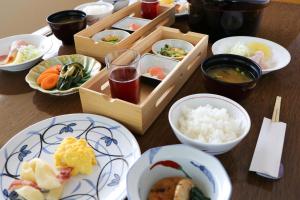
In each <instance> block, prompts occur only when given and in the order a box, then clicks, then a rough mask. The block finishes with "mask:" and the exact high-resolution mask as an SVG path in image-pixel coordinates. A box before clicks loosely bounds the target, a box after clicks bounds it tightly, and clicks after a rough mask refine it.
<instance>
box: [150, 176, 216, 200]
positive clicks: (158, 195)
mask: <svg viewBox="0 0 300 200" xmlns="http://www.w3.org/2000/svg"><path fill="white" fill-rule="evenodd" d="M158 199H159V200H209V199H210V198H208V197H206V196H205V195H204V194H203V192H202V191H201V190H200V189H199V188H198V187H196V186H195V184H194V183H193V181H192V180H191V179H189V178H184V177H168V178H163V179H161V180H159V181H158V182H156V183H155V184H154V185H153V186H152V188H151V190H150V193H149V195H148V200H158Z"/></svg>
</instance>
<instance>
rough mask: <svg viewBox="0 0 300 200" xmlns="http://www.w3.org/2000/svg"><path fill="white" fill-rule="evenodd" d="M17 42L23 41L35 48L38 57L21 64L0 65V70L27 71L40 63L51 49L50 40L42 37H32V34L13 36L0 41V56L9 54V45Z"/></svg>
mask: <svg viewBox="0 0 300 200" xmlns="http://www.w3.org/2000/svg"><path fill="white" fill-rule="evenodd" d="M17 40H24V41H26V42H28V43H29V44H32V45H34V46H36V47H37V48H38V49H39V51H40V55H39V56H38V57H36V58H33V59H31V60H28V61H26V62H24V63H21V64H7V65H0V70H4V71H10V72H17V71H23V70H26V69H29V68H31V67H32V66H34V65H35V64H36V63H38V62H40V61H41V60H42V57H43V56H44V55H45V54H46V53H47V52H48V51H49V50H50V49H51V47H52V41H51V39H50V38H48V37H46V36H43V35H34V34H23V35H14V36H10V37H6V38H2V39H0V55H7V54H8V53H9V50H10V47H11V44H12V43H13V42H14V41H17Z"/></svg>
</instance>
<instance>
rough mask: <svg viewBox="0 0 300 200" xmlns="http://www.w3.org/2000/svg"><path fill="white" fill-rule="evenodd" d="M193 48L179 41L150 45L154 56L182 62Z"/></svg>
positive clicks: (189, 44)
mask: <svg viewBox="0 0 300 200" xmlns="http://www.w3.org/2000/svg"><path fill="white" fill-rule="evenodd" d="M193 48H194V46H193V45H192V44H191V43H189V42H187V41H184V40H180V39H165V40H160V41H158V42H156V43H154V44H153V45H152V52H153V53H155V54H156V55H160V56H165V57H168V58H173V59H176V60H182V59H183V58H184V57H185V56H186V55H187V54H188V53H189V52H190V51H191V50H192V49H193Z"/></svg>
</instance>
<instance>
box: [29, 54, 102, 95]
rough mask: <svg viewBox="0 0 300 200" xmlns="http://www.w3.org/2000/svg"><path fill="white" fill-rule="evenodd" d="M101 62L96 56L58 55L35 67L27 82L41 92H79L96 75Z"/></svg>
mask: <svg viewBox="0 0 300 200" xmlns="http://www.w3.org/2000/svg"><path fill="white" fill-rule="evenodd" d="M100 69H101V64H100V63H99V62H98V61H97V60H95V59H94V58H91V57H88V56H84V55H80V54H73V55H64V56H57V57H53V58H50V59H47V60H45V61H42V62H40V63H39V64H38V65H36V66H35V67H33V68H32V69H31V70H30V71H29V73H28V74H27V76H26V77H25V80H26V82H27V83H28V84H29V86H30V87H31V88H33V89H36V90H38V91H40V92H43V93H46V94H50V95H55V96H64V95H69V94H73V93H76V92H78V89H79V86H80V85H82V84H83V83H85V82H86V81H87V80H89V79H90V78H91V77H93V76H95V75H96V74H97V72H99V70H100Z"/></svg>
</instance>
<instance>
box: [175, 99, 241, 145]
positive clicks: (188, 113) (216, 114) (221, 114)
mask: <svg viewBox="0 0 300 200" xmlns="http://www.w3.org/2000/svg"><path fill="white" fill-rule="evenodd" d="M178 128H179V130H180V131H181V132H182V133H183V134H185V135H186V136H188V137H189V138H192V139H195V140H199V141H200V142H203V143H210V144H220V143H226V142H228V141H231V140H234V139H236V138H238V137H239V136H240V134H241V121H240V120H239V119H234V118H232V117H231V116H230V115H229V113H228V112H227V110H226V109H225V108H221V109H219V108H214V107H212V106H211V105H206V106H199V107H198V108H196V109H191V108H188V107H183V108H182V113H181V116H180V117H179V120H178Z"/></svg>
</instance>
